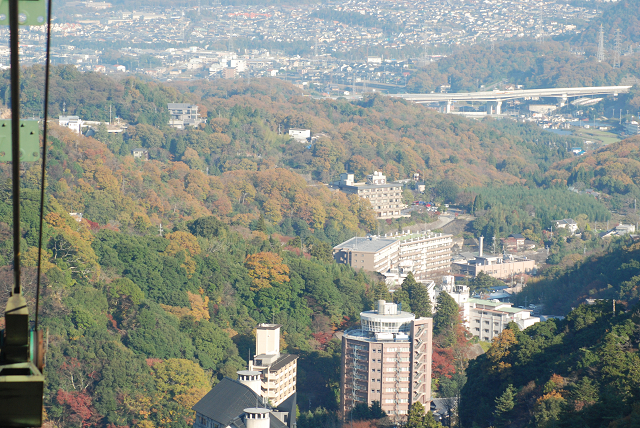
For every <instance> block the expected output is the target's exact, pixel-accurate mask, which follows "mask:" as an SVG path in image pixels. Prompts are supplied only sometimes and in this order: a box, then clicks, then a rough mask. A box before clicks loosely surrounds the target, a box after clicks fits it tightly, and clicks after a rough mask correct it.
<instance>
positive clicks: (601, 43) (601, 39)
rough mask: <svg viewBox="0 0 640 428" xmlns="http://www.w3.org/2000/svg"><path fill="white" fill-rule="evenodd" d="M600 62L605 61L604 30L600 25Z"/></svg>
mask: <svg viewBox="0 0 640 428" xmlns="http://www.w3.org/2000/svg"><path fill="white" fill-rule="evenodd" d="M596 58H597V59H598V62H602V61H604V30H603V29H602V24H600V32H599V33H598V53H597V54H596Z"/></svg>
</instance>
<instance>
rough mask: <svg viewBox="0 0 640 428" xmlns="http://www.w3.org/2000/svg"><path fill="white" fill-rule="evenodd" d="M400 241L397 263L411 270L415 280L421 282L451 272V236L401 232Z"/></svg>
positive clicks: (429, 232) (398, 237)
mask: <svg viewBox="0 0 640 428" xmlns="http://www.w3.org/2000/svg"><path fill="white" fill-rule="evenodd" d="M396 238H397V239H399V240H400V247H399V250H400V254H399V257H398V262H399V264H400V265H401V266H403V267H404V268H405V269H409V270H411V272H412V273H413V276H414V278H415V279H416V280H419V281H422V280H426V279H429V278H434V277H437V276H442V275H446V274H448V273H450V272H451V248H452V247H453V235H447V234H443V233H432V232H431V231H425V232H403V233H402V234H401V235H396Z"/></svg>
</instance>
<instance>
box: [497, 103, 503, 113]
mask: <svg viewBox="0 0 640 428" xmlns="http://www.w3.org/2000/svg"><path fill="white" fill-rule="evenodd" d="M496 114H502V101H496Z"/></svg>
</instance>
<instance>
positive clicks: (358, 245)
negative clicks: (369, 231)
mask: <svg viewBox="0 0 640 428" xmlns="http://www.w3.org/2000/svg"><path fill="white" fill-rule="evenodd" d="M399 255H400V241H398V240H397V239H395V238H380V237H378V236H367V237H365V238H360V237H355V238H351V239H349V240H348V241H345V242H343V243H342V244H339V245H336V246H335V247H333V258H334V260H335V261H336V262H337V263H343V264H348V265H350V266H351V267H353V268H354V269H364V270H366V271H369V272H378V273H384V272H387V271H388V270H389V269H391V268H393V267H394V266H396V265H397V264H398V257H399Z"/></svg>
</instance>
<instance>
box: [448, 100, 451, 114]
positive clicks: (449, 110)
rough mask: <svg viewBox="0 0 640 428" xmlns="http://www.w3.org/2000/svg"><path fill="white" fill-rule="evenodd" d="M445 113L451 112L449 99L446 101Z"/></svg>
mask: <svg viewBox="0 0 640 428" xmlns="http://www.w3.org/2000/svg"><path fill="white" fill-rule="evenodd" d="M447 113H451V100H448V101H447Z"/></svg>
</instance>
